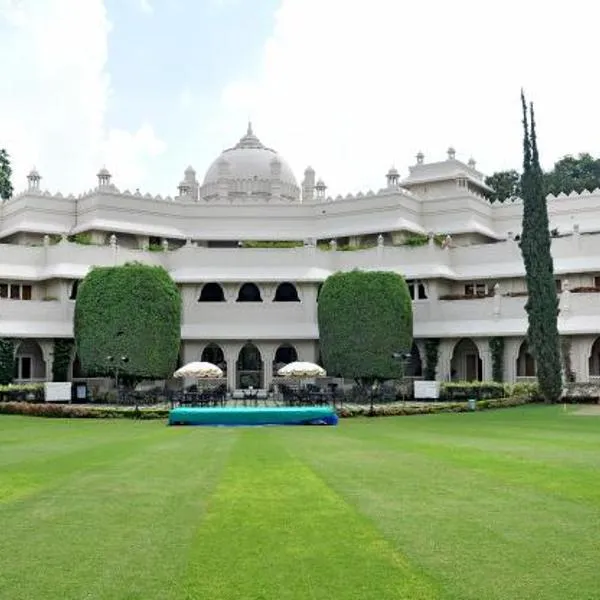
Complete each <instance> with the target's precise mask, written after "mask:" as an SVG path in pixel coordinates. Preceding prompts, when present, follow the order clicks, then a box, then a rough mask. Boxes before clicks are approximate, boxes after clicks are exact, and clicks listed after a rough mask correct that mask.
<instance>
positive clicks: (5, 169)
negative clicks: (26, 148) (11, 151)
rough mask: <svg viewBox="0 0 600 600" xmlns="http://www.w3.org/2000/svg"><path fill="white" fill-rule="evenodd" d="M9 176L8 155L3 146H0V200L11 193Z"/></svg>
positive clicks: (6, 198)
mask: <svg viewBox="0 0 600 600" xmlns="http://www.w3.org/2000/svg"><path fill="white" fill-rule="evenodd" d="M11 176H12V168H11V166H10V157H9V155H8V152H7V151H6V150H5V149H4V148H0V198H2V200H8V199H9V198H10V197H11V196H12V194H13V186H12V183H11V179H10V178H11Z"/></svg>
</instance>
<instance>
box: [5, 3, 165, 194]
mask: <svg viewBox="0 0 600 600" xmlns="http://www.w3.org/2000/svg"><path fill="white" fill-rule="evenodd" d="M109 29H110V24H109V22H108V19H107V15H106V9H105V6H104V2H103V0H44V1H43V2H39V1H37V0H12V1H10V0H0V32H2V33H3V35H2V49H1V51H0V52H1V58H2V61H1V62H2V69H3V72H2V75H3V76H2V79H1V80H0V147H6V148H7V150H8V151H9V153H10V154H11V157H12V160H13V167H14V184H15V188H16V189H17V190H20V189H22V188H23V187H24V182H25V179H24V177H25V174H26V172H27V171H28V170H29V169H30V168H31V166H32V165H33V164H35V165H36V166H37V167H38V169H39V171H40V173H41V174H42V176H43V177H44V180H43V182H42V183H43V184H44V187H48V188H50V189H53V190H57V189H60V190H61V191H63V192H74V193H77V192H80V191H83V190H84V189H88V188H90V187H92V186H93V185H95V181H96V179H95V173H96V172H97V170H98V168H99V167H100V166H101V164H102V163H103V162H106V163H107V166H108V168H109V169H113V165H112V162H113V159H112V158H110V157H109V156H107V149H111V150H113V151H115V147H116V144H115V140H116V139H118V140H120V144H121V147H122V150H121V153H122V156H124V157H126V160H125V163H124V165H119V167H118V169H119V173H120V177H121V178H120V180H119V181H117V184H118V185H122V184H127V185H130V186H132V187H133V185H139V183H140V179H141V178H142V177H143V174H144V172H145V169H144V162H145V160H146V158H147V157H149V156H152V155H153V154H154V153H156V152H157V151H159V150H160V149H162V147H163V146H161V144H160V142H158V141H157V140H156V136H155V135H154V133H153V132H152V129H151V128H150V127H149V126H148V125H144V126H142V127H141V128H140V129H139V131H138V132H136V133H128V132H126V131H110V130H109V129H107V127H106V123H105V113H106V105H107V100H108V98H109V95H110V82H109V77H108V74H107V72H106V60H107V37H108V33H109ZM109 158H110V160H107V159H109ZM113 170H116V169H113Z"/></svg>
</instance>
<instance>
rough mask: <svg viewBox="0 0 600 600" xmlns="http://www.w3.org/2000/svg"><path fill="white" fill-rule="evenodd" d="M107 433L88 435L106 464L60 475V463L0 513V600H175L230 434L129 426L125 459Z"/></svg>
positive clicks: (100, 427)
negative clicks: (36, 487)
mask: <svg viewBox="0 0 600 600" xmlns="http://www.w3.org/2000/svg"><path fill="white" fill-rule="evenodd" d="M111 425H112V426H111V427H105V426H104V424H103V423H97V424H96V427H94V426H92V427H90V428H89V429H88V432H87V435H88V437H89V446H90V449H91V452H92V453H93V454H94V453H95V452H96V451H97V448H98V444H99V442H100V440H101V441H102V444H101V448H102V453H103V454H104V458H105V460H103V461H102V462H96V463H95V464H93V465H92V468H90V469H78V468H76V464H75V463H76V462H77V461H76V460H75V459H74V469H73V471H72V472H71V474H70V476H68V477H65V475H64V472H63V470H64V464H62V463H61V462H60V461H59V463H58V465H57V469H58V470H57V473H56V475H57V484H56V485H54V486H52V485H49V487H48V488H46V489H42V490H38V492H37V493H36V494H35V495H32V496H29V497H26V498H22V499H20V500H16V501H12V502H7V503H4V504H2V505H0V531H1V532H2V538H1V547H2V552H1V555H0V598H1V599H2V600H4V598H6V599H7V600H8V599H9V598H10V600H33V599H36V598H61V599H63V600H81V599H83V598H85V599H86V600H88V599H89V600H92V599H93V600H125V599H127V600H134V599H139V600H175V599H177V600H179V598H181V596H180V595H178V592H177V586H176V580H177V578H178V576H179V573H180V571H181V570H182V568H183V567H184V566H185V564H186V559H187V556H188V551H189V548H190V545H191V543H192V539H193V536H194V532H195V531H197V529H198V527H199V523H200V522H201V520H202V518H203V516H204V511H205V508H206V503H207V499H208V498H209V496H210V494H211V492H212V490H213V489H214V486H215V485H216V483H217V482H218V479H219V477H220V474H221V469H222V467H223V465H224V464H225V462H226V459H227V455H228V452H229V450H230V448H231V446H232V444H233V443H234V442H235V437H236V435H237V433H236V432H235V431H217V430H210V429H199V428H189V429H175V428H167V427H165V425H164V423H142V424H139V425H140V427H137V425H135V424H132V423H128V425H129V436H130V444H131V446H130V451H129V452H125V451H124V447H123V443H124V442H123V439H122V430H121V428H120V426H119V425H117V424H116V423H112V424H111ZM115 425H116V426H115ZM132 425H133V426H132ZM113 432H114V434H115V437H114V441H115V445H114V447H113V446H112V445H111V441H113V438H112V437H111V434H112V433H113ZM56 443H57V445H59V446H60V445H61V443H62V442H61V437H60V436H59V437H58V439H57V440H56ZM48 445H49V450H50V452H51V448H52V444H51V442H49V443H48ZM80 459H81V463H82V465H84V464H85V461H86V460H87V454H86V452H85V451H83V450H82V451H81V454H80ZM22 467H23V469H26V465H22ZM37 467H38V465H37V464H36V465H35V466H34V469H35V470H37ZM47 468H48V470H49V473H48V482H50V481H51V477H52V462H49V463H48V465H47Z"/></svg>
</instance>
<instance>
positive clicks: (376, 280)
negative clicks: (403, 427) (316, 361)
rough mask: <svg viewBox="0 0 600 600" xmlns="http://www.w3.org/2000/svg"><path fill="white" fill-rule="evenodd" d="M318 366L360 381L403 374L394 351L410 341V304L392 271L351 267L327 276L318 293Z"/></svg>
mask: <svg viewBox="0 0 600 600" xmlns="http://www.w3.org/2000/svg"><path fill="white" fill-rule="evenodd" d="M318 322H319V335H320V340H321V353H322V358H323V365H324V367H325V369H326V370H327V372H328V373H329V374H330V375H332V376H341V377H346V378H350V379H355V380H357V381H358V382H360V383H361V384H369V383H372V382H375V381H382V380H385V379H393V378H398V377H401V376H402V362H401V360H398V359H397V358H394V356H393V355H394V353H408V352H410V349H411V345H412V326H413V315H412V303H411V300H410V294H409V291H408V286H407V285H406V282H405V281H404V278H403V277H402V276H400V275H398V274H396V273H389V272H379V271H370V272H364V271H358V270H355V271H351V272H349V273H336V274H335V275H332V276H331V277H328V278H327V280H326V281H325V283H324V284H323V287H322V288H321V292H320V294H319V304H318Z"/></svg>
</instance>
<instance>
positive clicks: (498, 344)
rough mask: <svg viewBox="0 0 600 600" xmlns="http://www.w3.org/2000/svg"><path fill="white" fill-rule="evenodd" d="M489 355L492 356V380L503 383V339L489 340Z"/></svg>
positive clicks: (494, 338)
mask: <svg viewBox="0 0 600 600" xmlns="http://www.w3.org/2000/svg"><path fill="white" fill-rule="evenodd" d="M490 353H491V355H492V379H493V380H494V381H497V382H502V381H504V338H503V337H493V338H490Z"/></svg>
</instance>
